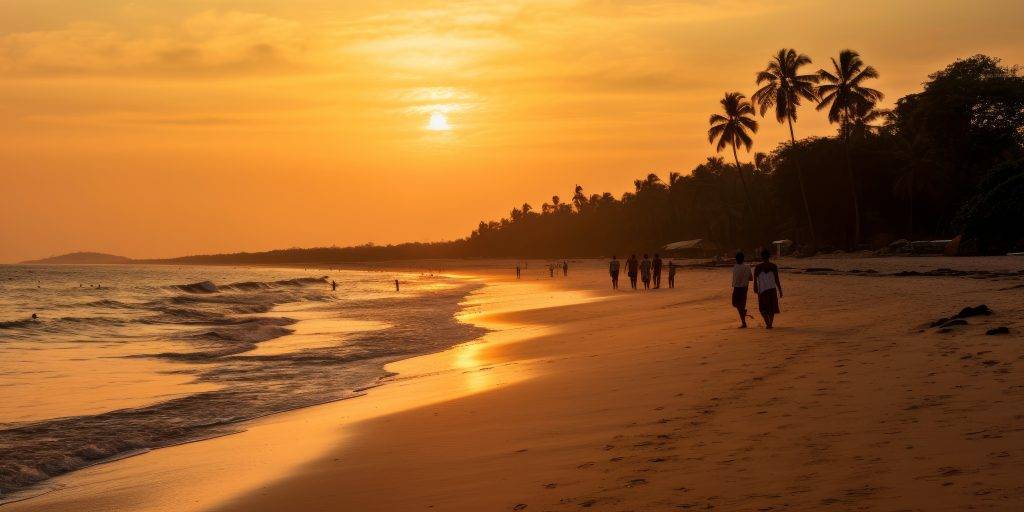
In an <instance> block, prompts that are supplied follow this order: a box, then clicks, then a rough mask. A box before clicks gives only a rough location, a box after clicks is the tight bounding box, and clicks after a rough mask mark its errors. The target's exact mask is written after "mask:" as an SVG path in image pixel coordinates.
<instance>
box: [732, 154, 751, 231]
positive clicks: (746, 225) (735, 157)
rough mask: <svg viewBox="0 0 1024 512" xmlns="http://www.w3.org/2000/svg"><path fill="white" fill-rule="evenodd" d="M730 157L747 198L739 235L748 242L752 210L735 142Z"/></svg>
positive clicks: (744, 195)
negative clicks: (734, 163) (744, 215)
mask: <svg viewBox="0 0 1024 512" xmlns="http://www.w3.org/2000/svg"><path fill="white" fill-rule="evenodd" d="M732 158H733V160H735V161H736V174H739V175H740V183H742V184H743V197H744V198H745V199H746V200H747V201H746V202H747V214H746V222H744V223H743V227H742V228H741V229H740V237H742V238H743V240H741V243H747V242H750V235H751V233H752V232H753V229H752V228H751V226H750V223H751V222H753V221H754V210H753V208H752V207H751V205H750V191H749V190H747V179H746V178H744V177H743V170H742V169H740V157H739V155H737V154H736V144H735V143H733V145H732Z"/></svg>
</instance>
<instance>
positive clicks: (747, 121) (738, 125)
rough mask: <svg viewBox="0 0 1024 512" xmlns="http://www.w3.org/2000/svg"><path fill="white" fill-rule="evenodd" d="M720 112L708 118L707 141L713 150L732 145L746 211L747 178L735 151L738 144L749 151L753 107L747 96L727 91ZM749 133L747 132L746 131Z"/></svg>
mask: <svg viewBox="0 0 1024 512" xmlns="http://www.w3.org/2000/svg"><path fill="white" fill-rule="evenodd" d="M721 103H722V111H723V112H724V113H725V115H722V114H711V118H709V119H708V124H710V125H711V127H710V128H708V142H710V143H712V144H714V143H716V142H717V145H716V146H715V150H716V151H718V152H721V151H722V150H723V149H725V147H726V146H732V157H733V159H734V160H735V161H736V173H737V174H739V175H740V182H742V183H743V196H744V198H746V200H747V211H748V212H749V211H751V210H750V192H749V191H747V180H746V178H744V177H743V171H742V170H741V169H740V157H739V156H738V155H737V153H736V148H737V147H738V146H741V145H742V146H743V147H745V148H746V149H747V151H750V146H751V145H753V144H754V141H753V140H751V138H750V133H757V120H755V119H754V107H753V106H752V105H751V104H750V102H749V101H747V97H746V96H744V95H743V93H739V92H727V93H725V97H724V98H722V101H721ZM748 130H749V131H750V133H747V131H748Z"/></svg>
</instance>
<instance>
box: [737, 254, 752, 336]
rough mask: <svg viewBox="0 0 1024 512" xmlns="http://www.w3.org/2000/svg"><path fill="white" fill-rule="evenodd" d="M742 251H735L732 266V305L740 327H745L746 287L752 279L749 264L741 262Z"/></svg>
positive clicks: (742, 258) (743, 257) (742, 257)
mask: <svg viewBox="0 0 1024 512" xmlns="http://www.w3.org/2000/svg"><path fill="white" fill-rule="evenodd" d="M744 259H745V256H743V253H742V252H737V253H736V264H735V265H733V267H732V307H734V308H736V311H738V312H739V314H740V329H746V328H747V287H749V286H750V281H753V280H754V276H753V274H752V273H751V272H750V266H749V265H747V264H746V263H744V262H743V260H744Z"/></svg>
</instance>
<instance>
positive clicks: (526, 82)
mask: <svg viewBox="0 0 1024 512" xmlns="http://www.w3.org/2000/svg"><path fill="white" fill-rule="evenodd" d="M1022 22H1024V2H1021V1H1020V0H976V1H973V2H971V3H970V4H969V5H968V4H965V3H964V2H961V1H947V0H931V1H878V0H863V1H860V2H848V1H827V0H823V1H805V0H774V1H754V0H751V1H745V2H738V1H732V0H682V1H674V2H673V1H657V0H637V1H632V2H627V1H617V0H548V1H543V2H534V1H514V0H502V1H490V0H476V1H447V2H441V1H434V0H415V1H409V0H374V1H372V2H368V1H365V0H362V1H345V0H332V1H326V0H289V1H286V0H252V1H246V2H243V1H234V0H163V1H160V0H147V1H136V2H129V1H121V0H89V1H82V0H0V183H2V184H3V189H2V191H0V193H2V197H3V200H2V201H0V262H14V261H20V260H24V259H28V258H38V257H46V256H51V255H56V254H61V253H64V252H70V251H78V250H85V251H100V252H109V253H113V254H119V255H125V256H130V257H139V258H141V257H170V256H179V255H185V254H200V253H214V252H235V251H257V250H267V249H274V248H286V247H312V246H330V245H339V246H344V245H352V244H361V243H366V242H373V243H377V244H386V243H397V242H402V241H436V240H445V239H453V238H458V237H462V236H465V235H467V234H469V232H470V231H471V230H472V229H473V228H474V227H475V226H476V224H477V223H478V222H479V221H480V220H482V219H488V220H490V219H497V218H500V217H502V216H507V215H508V212H509V210H510V209H511V208H512V207H514V206H517V205H521V204H522V203H524V202H529V203H531V204H532V205H534V206H535V207H539V206H540V204H541V203H543V202H545V201H550V198H551V196H552V195H554V194H557V195H560V196H561V197H562V198H563V199H567V198H568V197H570V196H571V195H572V190H573V187H574V186H575V185H576V184H580V185H582V186H583V187H584V190H585V192H587V193H588V194H589V193H595V192H605V191H610V192H613V193H615V194H616V195H619V194H621V193H622V192H624V191H626V190H629V189H631V188H632V182H633V180H634V179H635V178H638V177H641V176H643V175H646V174H647V173H650V172H654V173H657V174H659V175H661V176H662V177H667V175H668V173H669V172H671V171H677V172H683V173H687V172H689V170H690V169H692V168H693V167H694V166H695V165H697V164H698V163H700V162H702V161H704V160H705V159H706V158H707V157H708V156H711V155H713V154H715V152H714V148H713V147H712V146H710V145H709V144H708V142H707V122H708V116H709V115H710V114H711V113H714V112H715V111H716V109H717V108H718V107H719V104H718V101H719V100H720V99H721V97H722V96H723V94H724V93H725V92H726V91H740V92H743V93H744V94H746V95H747V96H749V95H750V94H751V93H752V92H753V91H754V90H755V86H754V75H755V73H756V72H757V71H758V70H759V69H762V68H763V67H764V66H765V64H766V63H767V62H768V59H769V58H770V57H771V56H772V54H773V53H775V52H776V51H777V50H778V49H779V48H782V47H793V48H796V49H797V50H799V51H800V52H802V53H806V54H808V55H809V56H810V57H811V58H812V59H813V60H814V62H813V64H812V65H811V66H810V67H809V68H807V69H808V71H815V70H817V69H819V68H820V67H823V66H826V65H827V64H829V59H830V58H831V57H834V56H836V55H838V53H839V52H840V51H841V50H843V49H845V48H852V49H855V50H857V51H858V52H860V54H861V56H862V58H863V59H864V60H865V61H866V62H867V63H868V64H871V65H873V66H875V67H876V68H877V69H878V71H879V73H880V74H881V77H880V78H879V79H878V80H877V81H876V82H875V87H876V88H878V89H881V90H882V91H883V92H884V93H886V100H885V102H883V105H882V106H886V105H888V104H891V103H890V102H891V101H893V100H895V99H896V98H899V97H900V96H902V95H904V94H907V93H910V92H914V91H917V90H919V89H920V85H921V83H922V82H924V81H925V80H926V79H927V75H928V74H929V73H931V72H933V71H936V70H938V69H941V68H942V67H944V66H945V65H947V64H949V63H950V62H952V61H953V60H954V59H956V58H958V57H967V56H970V55H974V54H977V53H986V54H989V55H992V56H995V57H1000V58H1002V59H1003V60H1004V62H1005V63H1007V64H1024V38H1022V37H1021V35H1020V34H1021V33H1020V25H1021V24H1022ZM796 133H797V136H798V137H802V136H809V135H827V134H831V133H834V127H832V126H829V125H828V123H827V120H826V119H825V116H824V114H823V113H820V112H816V111H815V110H814V109H813V108H812V107H805V108H803V109H802V110H801V111H800V112H799V118H798V121H797V125H796ZM786 136H787V135H786V132H785V131H784V130H783V127H781V126H779V125H777V124H776V123H775V121H774V119H773V118H772V117H768V118H766V119H763V120H762V121H761V130H760V131H759V132H758V133H757V135H756V136H755V139H754V141H755V144H754V148H753V151H766V152H767V151H771V150H772V149H773V148H774V147H775V146H776V144H777V143H778V142H779V141H780V140H783V138H785V137H786ZM740 158H741V159H747V160H749V159H750V158H751V154H749V153H742V152H741V154H740Z"/></svg>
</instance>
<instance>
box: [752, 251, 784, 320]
mask: <svg viewBox="0 0 1024 512" xmlns="http://www.w3.org/2000/svg"><path fill="white" fill-rule="evenodd" d="M771 258H772V253H771V251H769V250H768V249H764V250H762V251H761V263H758V264H757V266H756V267H754V293H756V294H757V309H758V311H760V312H761V317H762V318H764V326H765V327H767V328H768V329H772V328H774V327H775V315H778V314H779V313H780V312H781V311H780V310H779V298H780V297H782V281H780V280H779V267H778V266H777V265H776V264H774V263H772V262H771V261H770V260H771Z"/></svg>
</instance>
